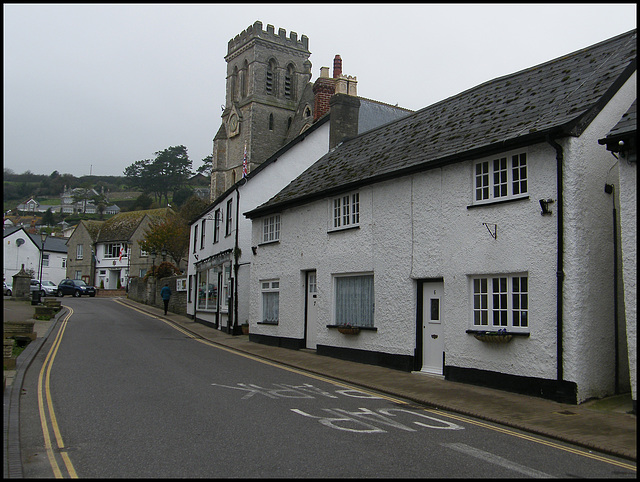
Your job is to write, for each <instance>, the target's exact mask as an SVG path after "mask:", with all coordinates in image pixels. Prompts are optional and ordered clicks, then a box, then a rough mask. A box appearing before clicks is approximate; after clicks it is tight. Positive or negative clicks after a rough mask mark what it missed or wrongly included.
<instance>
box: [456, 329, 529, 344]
mask: <svg viewBox="0 0 640 482" xmlns="http://www.w3.org/2000/svg"><path fill="white" fill-rule="evenodd" d="M467 333H469V334H470V335H473V337H474V338H475V339H476V340H480V341H482V342H484V343H509V342H510V341H511V340H512V339H513V337H514V336H527V337H528V336H529V333H524V332H523V333H521V332H507V330H498V331H482V330H467Z"/></svg>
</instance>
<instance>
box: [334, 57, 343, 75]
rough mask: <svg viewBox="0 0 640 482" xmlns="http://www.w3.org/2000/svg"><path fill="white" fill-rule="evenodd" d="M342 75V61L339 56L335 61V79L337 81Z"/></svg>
mask: <svg viewBox="0 0 640 482" xmlns="http://www.w3.org/2000/svg"><path fill="white" fill-rule="evenodd" d="M341 75H342V59H341V58H340V55H337V54H336V56H335V57H334V59H333V78H334V79H337V78H338V77H340V76H341Z"/></svg>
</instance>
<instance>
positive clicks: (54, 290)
mask: <svg viewBox="0 0 640 482" xmlns="http://www.w3.org/2000/svg"><path fill="white" fill-rule="evenodd" d="M42 289H43V290H44V291H45V293H47V296H56V295H57V294H58V285H57V284H55V283H54V282H53V281H51V280H43V281H42Z"/></svg>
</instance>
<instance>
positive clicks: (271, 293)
mask: <svg viewBox="0 0 640 482" xmlns="http://www.w3.org/2000/svg"><path fill="white" fill-rule="evenodd" d="M266 297H270V298H272V299H275V300H276V302H275V311H276V313H275V315H276V316H275V319H274V318H273V316H271V317H270V318H271V319H267V313H266V309H267V306H266V304H267V303H266V302H265V298H266ZM279 321H280V280H279V279H265V280H260V323H264V324H268V325H277V324H278V323H279Z"/></svg>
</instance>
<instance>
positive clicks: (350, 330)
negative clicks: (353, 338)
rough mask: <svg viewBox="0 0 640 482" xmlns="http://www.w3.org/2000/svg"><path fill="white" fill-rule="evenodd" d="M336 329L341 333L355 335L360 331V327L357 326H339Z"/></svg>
mask: <svg viewBox="0 0 640 482" xmlns="http://www.w3.org/2000/svg"><path fill="white" fill-rule="evenodd" d="M338 331H339V332H340V333H342V334H343V335H357V334H358V333H360V328H359V327H357V326H339V327H338Z"/></svg>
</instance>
